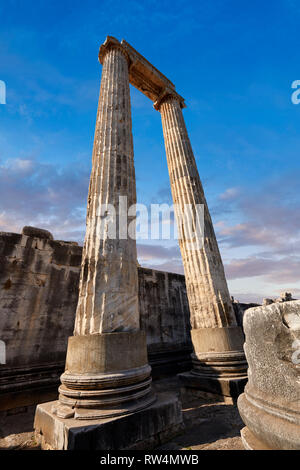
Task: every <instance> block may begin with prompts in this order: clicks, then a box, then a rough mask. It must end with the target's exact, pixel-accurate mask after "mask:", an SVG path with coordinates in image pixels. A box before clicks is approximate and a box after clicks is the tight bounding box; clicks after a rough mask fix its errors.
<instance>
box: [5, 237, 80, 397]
mask: <svg viewBox="0 0 300 470" xmlns="http://www.w3.org/2000/svg"><path fill="white" fill-rule="evenodd" d="M39 233H40V232H39ZM58 251H62V252H63V253H64V256H63V259H61V258H59V257H57V256H56V253H57V252H58ZM80 259H81V248H80V247H78V246H74V245H69V244H66V243H64V242H57V241H53V240H51V239H48V238H45V237H43V236H42V237H41V238H38V237H35V236H34V237H33V236H27V235H24V234H23V235H19V234H6V233H1V234H0V312H1V314H0V339H1V340H2V341H4V342H5V344H6V364H5V365H2V366H1V371H0V374H1V377H2V380H1V389H2V390H3V389H4V388H5V387H4V383H5V378H4V377H5V376H6V374H9V373H10V372H11V371H12V369H15V370H16V373H17V370H18V368H22V369H23V370H24V373H25V369H26V370H27V373H28V380H29V379H30V381H31V383H32V384H33V383H34V381H35V380H38V381H39V379H40V378H42V377H39V374H41V373H42V371H41V370H40V368H41V366H45V367H47V368H48V369H49V371H48V372H49V376H50V377H51V374H54V375H55V374H56V375H57V377H58V370H56V369H57V367H58V368H59V372H60V367H62V366H63V364H64V360H65V351H66V346H67V337H68V336H69V335H70V334H71V332H72V321H73V318H74V313H73V314H72V316H71V312H72V311H73V312H74V311H75V309H76V303H77V298H78V264H79V263H80ZM74 264H75V266H74ZM51 369H52V372H51ZM35 370H36V372H35ZM31 373H33V374H34V375H33V376H31V375H30V374H31ZM24 381H25V382H26V375H25V376H24ZM7 385H8V390H9V387H10V384H9V383H8V384H7ZM23 385H24V384H23Z"/></svg>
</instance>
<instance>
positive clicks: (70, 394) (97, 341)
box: [52, 331, 155, 420]
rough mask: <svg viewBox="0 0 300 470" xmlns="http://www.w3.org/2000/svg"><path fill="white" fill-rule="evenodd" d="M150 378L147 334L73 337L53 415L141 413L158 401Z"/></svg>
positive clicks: (81, 416)
mask: <svg viewBox="0 0 300 470" xmlns="http://www.w3.org/2000/svg"><path fill="white" fill-rule="evenodd" d="M132 345H134V348H133V347H132ZM150 374H151V367H150V366H149V364H148V360H147V344H146V336H145V333H144V332H142V331H136V332H122V333H104V334H101V335H96V334H95V335H85V336H73V337H70V338H69V343H68V351H67V360H66V370H65V372H64V373H63V374H62V376H61V383H62V384H61V385H60V387H59V389H58V391H59V401H58V403H57V405H55V407H54V408H53V410H52V411H53V413H56V414H57V416H58V417H59V418H65V419H67V418H75V419H78V420H88V419H93V420H94V419H102V418H108V417H114V416H121V415H124V414H127V413H133V412H136V411H140V410H142V409H143V408H146V407H147V406H150V405H151V404H152V403H153V402H154V401H155V395H154V394H153V392H152V390H151V376H150Z"/></svg>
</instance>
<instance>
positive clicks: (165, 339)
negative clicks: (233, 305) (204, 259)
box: [138, 267, 192, 377]
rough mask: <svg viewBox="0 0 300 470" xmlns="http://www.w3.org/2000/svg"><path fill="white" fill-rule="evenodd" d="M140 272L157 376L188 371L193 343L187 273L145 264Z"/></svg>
mask: <svg viewBox="0 0 300 470" xmlns="http://www.w3.org/2000/svg"><path fill="white" fill-rule="evenodd" d="M138 275H139V307H140V313H141V328H142V330H144V331H146V332H147V345H148V357H149V362H150V364H151V366H152V368H153V376H154V377H157V376H160V375H165V374H172V373H176V372H181V371H183V370H188V369H189V368H190V365H191V359H190V353H191V351H192V343H191V337H190V318H189V306H188V300H187V296H186V287H185V283H184V278H183V276H182V275H180V274H173V273H166V272H161V271H156V270H153V269H146V268H142V267H139V268H138Z"/></svg>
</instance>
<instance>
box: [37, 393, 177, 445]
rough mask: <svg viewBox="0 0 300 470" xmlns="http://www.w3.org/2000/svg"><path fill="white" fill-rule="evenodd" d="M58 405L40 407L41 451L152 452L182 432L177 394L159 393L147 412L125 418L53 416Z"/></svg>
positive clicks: (145, 410)
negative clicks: (84, 418) (89, 418)
mask: <svg viewBox="0 0 300 470" xmlns="http://www.w3.org/2000/svg"><path fill="white" fill-rule="evenodd" d="M57 404H58V402H57V401H56V402H48V403H43V404H41V405H38V407H37V410H36V415H35V423H34V428H35V432H36V439H37V441H38V442H39V443H40V445H41V447H42V449H50V450H150V449H153V448H155V447H157V446H159V445H161V444H163V443H164V442H167V441H168V440H169V439H171V438H173V437H174V436H175V435H177V434H180V433H181V432H182V431H183V429H184V425H183V421H182V412H181V402H180V400H179V399H178V397H177V395H176V394H174V393H158V394H157V400H156V401H155V403H153V404H152V405H150V406H148V407H147V408H145V409H143V410H141V411H138V412H135V413H131V414H127V415H125V416H119V417H112V418H105V419H98V420H93V421H92V422H91V421H88V420H86V421H85V420H78V419H74V418H71V419H63V418H59V417H58V416H57V414H54V413H53V408H55V407H56V406H57Z"/></svg>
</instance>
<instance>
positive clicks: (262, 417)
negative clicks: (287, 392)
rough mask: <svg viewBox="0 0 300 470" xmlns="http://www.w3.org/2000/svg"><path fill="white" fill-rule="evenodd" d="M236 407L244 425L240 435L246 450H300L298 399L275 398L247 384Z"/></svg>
mask: <svg viewBox="0 0 300 470" xmlns="http://www.w3.org/2000/svg"><path fill="white" fill-rule="evenodd" d="M238 410H239V413H240V415H241V418H242V420H243V421H244V423H245V425H246V430H245V431H244V432H243V435H242V438H243V442H244V446H245V448H246V449H250V448H251V449H254V450H256V449H259V448H260V447H262V448H264V449H272V450H300V417H299V405H298V403H297V402H284V401H283V399H282V398H281V399H280V400H278V399H276V397H274V396H268V395H267V394H263V393H262V392H261V391H260V390H257V389H254V388H250V387H249V386H248V385H247V387H246V388H245V392H244V393H243V394H242V395H241V396H240V397H239V399H238ZM244 429H245V428H244Z"/></svg>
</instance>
